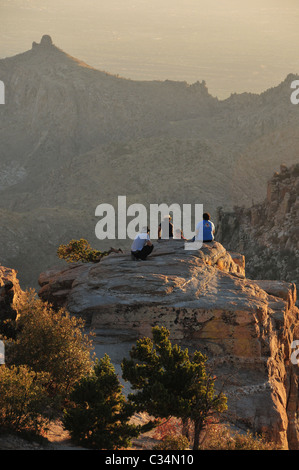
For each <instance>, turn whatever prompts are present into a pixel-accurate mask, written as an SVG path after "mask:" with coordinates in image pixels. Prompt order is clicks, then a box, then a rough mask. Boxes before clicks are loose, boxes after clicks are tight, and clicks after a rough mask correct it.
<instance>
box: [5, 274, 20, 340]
mask: <svg viewBox="0 0 299 470" xmlns="http://www.w3.org/2000/svg"><path fill="white" fill-rule="evenodd" d="M23 295H24V293H23V291H22V289H21V288H20V284H19V280H18V278H17V271H15V270H14V269H10V268H6V267H4V266H1V265H0V335H4V336H10V335H11V334H12V328H11V326H10V324H9V321H11V320H12V321H14V320H15V319H16V318H17V315H18V314H17V303H18V301H19V300H20V299H21V297H22V296H23Z"/></svg>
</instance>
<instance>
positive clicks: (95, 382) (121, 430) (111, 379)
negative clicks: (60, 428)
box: [63, 355, 140, 449]
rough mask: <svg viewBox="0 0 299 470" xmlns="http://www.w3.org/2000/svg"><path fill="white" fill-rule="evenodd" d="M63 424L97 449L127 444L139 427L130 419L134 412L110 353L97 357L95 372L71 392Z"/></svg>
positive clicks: (77, 436)
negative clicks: (116, 372) (111, 360)
mask: <svg viewBox="0 0 299 470" xmlns="http://www.w3.org/2000/svg"><path fill="white" fill-rule="evenodd" d="M70 400H71V403H70V404H69V406H68V407H67V408H66V409H65V414H64V418H63V424H64V426H65V428H66V429H67V430H68V431H69V432H70V435H71V437H72V439H73V441H75V442H76V443H78V444H82V445H84V446H85V447H88V448H95V449H119V448H121V447H128V446H129V445H130V442H131V438H132V437H137V436H138V434H139V433H140V427H139V426H135V425H133V424H130V423H129V420H130V418H131V416H132V414H133V412H134V408H133V407H132V406H130V405H129V404H128V403H127V402H126V399H125V397H124V395H123V394H122V385H121V384H120V382H119V380H118V377H117V375H116V374H115V370H114V367H113V366H112V364H111V362H110V358H109V356H107V355H105V356H104V358H102V359H101V360H100V361H96V363H95V367H94V370H93V372H92V373H91V374H90V375H89V376H87V377H84V378H82V380H81V381H80V383H78V384H77V385H76V387H75V389H74V390H73V392H72V393H71V396H70Z"/></svg>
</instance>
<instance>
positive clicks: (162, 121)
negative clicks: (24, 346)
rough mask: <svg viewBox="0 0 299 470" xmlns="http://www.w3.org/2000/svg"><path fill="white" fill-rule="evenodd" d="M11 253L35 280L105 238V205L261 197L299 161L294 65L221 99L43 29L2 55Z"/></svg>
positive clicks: (207, 203)
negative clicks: (70, 251) (97, 59)
mask: <svg viewBox="0 0 299 470" xmlns="http://www.w3.org/2000/svg"><path fill="white" fill-rule="evenodd" d="M0 77H1V80H3V81H4V83H5V90H6V104H5V105H2V106H1V107H0V141H1V148H0V162H1V172H0V193H1V198H0V222H1V224H0V235H1V240H2V244H1V247H0V258H1V260H2V261H3V263H4V264H6V265H9V266H12V267H14V268H16V269H18V270H19V277H20V280H21V283H22V285H23V286H26V285H33V284H34V283H35V282H36V280H37V277H38V274H39V272H40V271H41V270H43V269H45V268H46V267H47V266H50V265H51V264H53V262H54V260H55V257H56V248H57V246H58V245H59V244H60V243H66V242H68V241H69V240H70V239H71V238H78V237H81V236H82V237H85V238H87V239H88V240H89V241H90V242H91V244H92V245H94V246H96V247H97V248H101V247H103V248H106V247H107V246H108V245H111V242H110V241H108V242H107V243H106V242H103V243H100V242H99V241H98V240H97V239H96V238H95V234H94V228H95V225H96V222H97V219H96V218H95V216H94V213H95V208H96V206H97V205H98V204H100V203H101V202H107V203H111V204H115V203H116V200H117V196H118V195H126V196H127V198H128V203H130V204H131V203H133V202H138V203H142V204H145V205H148V204H150V203H161V202H165V203H168V204H170V203H173V202H177V203H179V204H183V203H189V204H190V203H191V204H193V203H201V204H204V207H205V209H206V210H208V211H209V212H211V213H212V215H215V214H216V208H217V207H218V206H223V207H224V208H227V209H231V208H232V207H233V206H234V205H235V204H236V202H237V203H240V204H244V205H245V206H249V205H251V203H252V199H254V200H255V202H259V201H261V200H262V199H263V198H264V196H265V194H264V187H265V182H266V181H267V179H268V178H269V177H270V175H271V174H272V173H273V171H274V170H275V169H278V168H279V165H280V164H281V163H282V162H285V163H286V164H293V163H295V162H296V161H297V159H298V156H297V141H298V134H299V125H298V124H299V115H298V112H297V111H298V110H297V108H296V106H294V105H292V104H291V102H290V83H291V81H292V80H294V79H295V78H296V77H295V76H294V75H289V76H288V77H287V78H286V80H285V81H284V82H283V83H282V84H280V85H279V86H277V87H275V88H272V89H269V90H267V91H265V92H264V93H262V94H261V95H254V94H247V93H244V94H242V95H232V96H231V97H230V98H229V99H227V100H224V101H219V100H218V99H217V98H215V97H213V96H211V95H210V94H209V92H208V89H207V87H206V84H205V83H204V82H197V83H194V84H192V85H189V84H187V83H186V82H173V81H170V80H167V81H163V82H162V81H161V82H159V81H152V82H146V81H144V82H136V81H133V80H127V79H123V78H120V77H116V76H112V75H109V74H108V73H105V72H102V71H99V70H95V69H93V68H92V67H90V66H88V65H87V64H84V63H82V62H80V61H79V60H78V59H75V58H73V57H70V56H69V55H68V54H66V53H65V52H63V51H62V50H60V49H59V48H58V47H56V46H55V45H54V44H53V43H52V40H51V38H50V37H49V36H43V38H42V40H41V42H40V43H39V44H37V43H33V45H32V49H31V50H29V51H27V52H25V53H22V54H19V55H16V56H14V57H9V58H6V59H1V60H0Z"/></svg>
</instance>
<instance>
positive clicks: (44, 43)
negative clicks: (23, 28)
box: [32, 34, 53, 49]
mask: <svg viewBox="0 0 299 470" xmlns="http://www.w3.org/2000/svg"><path fill="white" fill-rule="evenodd" d="M51 46H53V41H52V38H51V36H49V35H48V34H44V35H43V37H42V38H41V41H40V43H39V44H38V43H37V42H35V41H33V43H32V49H34V48H36V47H42V48H49V47H51Z"/></svg>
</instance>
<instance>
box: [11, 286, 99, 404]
mask: <svg viewBox="0 0 299 470" xmlns="http://www.w3.org/2000/svg"><path fill="white" fill-rule="evenodd" d="M83 327H84V322H83V321H82V320H81V319H78V318H75V317H73V316H70V315H69V313H68V312H67V311H66V310H65V309H63V308H62V309H60V310H58V311H55V310H54V309H53V308H52V307H51V305H49V304H48V303H44V302H42V301H41V300H40V299H38V298H36V296H35V294H34V292H31V291H29V292H27V293H26V296H25V298H24V299H23V300H22V302H21V303H20V304H19V306H18V318H17V321H16V328H17V333H16V339H15V340H14V341H13V342H11V344H10V345H9V347H8V348H7V354H6V357H7V361H8V363H9V364H15V365H28V366H29V367H30V368H32V370H34V371H35V372H48V373H49V382H48V390H49V391H50V392H51V393H52V395H57V394H59V395H61V397H64V398H65V397H66V396H67V395H68V394H69V393H70V391H71V389H72V388H73V387H74V385H75V383H76V382H78V381H79V380H80V379H81V378H82V377H83V376H84V375H86V374H87V373H89V371H90V370H91V368H92V364H93V362H92V358H91V349H92V341H91V339H90V338H88V337H87V335H85V334H84V333H83Z"/></svg>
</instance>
